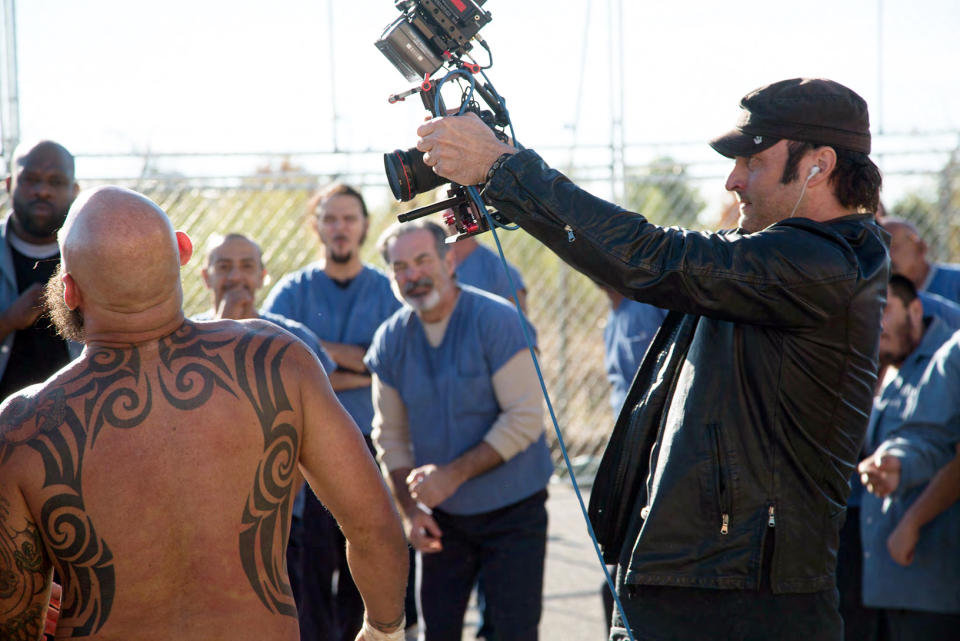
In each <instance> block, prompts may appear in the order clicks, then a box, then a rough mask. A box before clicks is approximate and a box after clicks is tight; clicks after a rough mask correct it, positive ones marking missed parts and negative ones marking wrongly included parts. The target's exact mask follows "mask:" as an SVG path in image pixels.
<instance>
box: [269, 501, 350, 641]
mask: <svg viewBox="0 0 960 641" xmlns="http://www.w3.org/2000/svg"><path fill="white" fill-rule="evenodd" d="M296 521H297V520H296V519H295V523H294V526H293V527H292V528H291V531H290V543H289V545H288V546H287V568H288V571H289V574H290V586H291V588H292V589H293V597H294V600H295V601H296V603H297V614H298V617H299V622H300V639H301V641H353V640H354V639H355V638H356V636H357V633H358V632H359V631H360V627H361V625H362V624H363V600H362V599H361V597H360V592H359V591H357V587H356V585H355V584H354V583H353V577H352V576H351V575H350V569H349V567H348V566H347V556H346V542H345V540H344V538H343V534H342V533H341V532H340V528H339V527H337V522H336V521H335V520H334V518H333V517H332V516H331V515H330V513H329V512H328V511H327V509H326V508H325V507H323V504H322V503H320V501H318V500H317V498H316V497H315V496H314V495H313V492H307V501H306V505H305V506H304V510H303V519H302V520H300V522H299V523H297V522H296Z"/></svg>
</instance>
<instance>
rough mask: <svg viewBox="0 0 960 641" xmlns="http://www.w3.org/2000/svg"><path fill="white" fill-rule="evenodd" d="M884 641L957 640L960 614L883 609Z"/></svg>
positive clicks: (959, 629)
mask: <svg viewBox="0 0 960 641" xmlns="http://www.w3.org/2000/svg"><path fill="white" fill-rule="evenodd" d="M881 612H882V613H883V631H882V633H881V639H882V641H956V640H957V639H960V614H940V613H938V612H920V611H917V610H881Z"/></svg>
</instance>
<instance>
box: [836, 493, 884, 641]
mask: <svg viewBox="0 0 960 641" xmlns="http://www.w3.org/2000/svg"><path fill="white" fill-rule="evenodd" d="M837 590H839V591H840V616H841V617H843V638H844V640H845V641H879V638H880V637H879V634H880V623H881V613H880V610H877V609H876V608H868V607H866V606H865V605H863V547H862V546H861V544H860V508H858V507H849V508H847V520H846V521H844V523H843V527H842V528H840V548H839V550H837Z"/></svg>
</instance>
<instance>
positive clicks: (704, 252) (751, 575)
mask: <svg viewBox="0 0 960 641" xmlns="http://www.w3.org/2000/svg"><path fill="white" fill-rule="evenodd" d="M484 195H485V197H486V198H487V200H488V201H489V202H490V203H491V204H493V205H494V206H496V207H497V208H499V210H500V211H501V212H502V213H503V214H505V215H506V217H507V218H510V219H511V220H513V221H515V222H517V223H518V224H519V225H520V226H521V227H523V228H524V229H525V230H526V231H528V232H530V233H531V234H532V235H534V236H535V237H537V238H538V239H540V240H541V241H542V242H544V243H545V244H546V245H547V246H549V247H550V248H551V249H552V250H553V251H555V252H556V253H557V254H558V255H559V256H560V257H561V258H563V260H565V261H566V262H568V263H570V264H571V265H572V266H574V267H575V268H577V269H579V270H580V271H582V272H584V273H586V274H588V275H589V276H591V277H593V278H595V279H598V280H601V281H604V282H606V283H608V284H610V285H611V286H613V287H614V288H616V289H617V290H618V291H620V292H622V293H623V294H624V295H626V296H628V297H630V298H635V299H636V300H640V301H643V302H645V303H650V304H653V305H657V306H659V307H663V308H667V309H670V310H672V311H671V313H670V314H669V315H668V316H667V318H666V320H665V321H664V324H663V326H662V328H661V329H660V331H659V333H658V334H657V335H656V337H655V338H654V340H653V342H652V344H651V346H650V347H649V348H648V351H647V354H646V357H645V358H644V360H643V363H642V365H641V367H640V369H639V371H638V372H637V375H636V378H635V379H634V381H633V385H632V387H631V389H630V392H629V394H628V396H627V400H626V403H625V405H624V408H623V410H622V411H621V413H620V416H619V418H618V420H617V423H616V427H615V428H614V432H613V435H612V437H611V439H610V443H609V444H608V446H607V450H606V453H605V454H604V457H603V461H602V464H601V467H600V471H599V472H598V475H597V478H596V480H595V483H594V486H593V492H592V496H591V499H590V517H591V520H592V522H593V525H594V528H595V530H596V532H597V535H598V538H599V540H600V543H601V545H602V546H603V550H604V554H605V556H606V559H607V561H608V562H619V563H620V564H621V566H622V568H623V569H624V570H625V582H626V583H634V584H648V585H673V586H691V587H710V588H727V589H756V588H757V587H758V586H759V584H760V577H761V575H762V573H765V572H768V571H769V573H770V580H771V587H772V589H773V591H774V592H812V591H818V590H823V589H827V588H832V587H833V586H834V584H835V583H834V571H835V566H836V555H837V544H838V536H839V529H840V526H841V524H842V522H843V519H844V514H845V509H846V498H847V495H848V493H849V485H848V480H849V478H850V475H851V473H852V472H853V469H854V466H855V464H856V461H857V456H858V454H859V452H860V446H861V442H862V441H863V437H864V431H865V428H866V424H867V417H868V415H869V411H870V406H871V399H872V394H873V388H874V383H875V381H876V371H877V341H878V337H879V334H880V318H881V315H882V309H883V305H884V302H885V296H886V284H887V279H888V272H889V259H888V257H887V250H886V235H885V232H883V231H882V230H881V229H880V228H879V227H878V226H877V225H876V224H875V223H874V222H873V217H872V216H871V215H851V216H846V217H843V218H839V219H835V220H832V221H830V222H826V223H821V222H815V221H812V220H809V219H806V218H790V219H786V220H783V221H781V222H779V223H777V224H775V225H773V226H771V227H769V228H768V229H765V230H763V231H761V232H758V233H754V234H745V233H739V232H736V231H731V232H722V233H706V232H694V231H686V230H682V229H678V228H662V227H657V226H655V225H652V224H650V223H648V222H647V221H646V219H644V218H643V217H642V216H639V215H637V214H634V213H630V212H626V211H624V210H622V209H620V208H619V207H617V206H615V205H612V204H610V203H607V202H605V201H603V200H600V199H598V198H595V197H593V196H591V195H590V194H588V193H586V192H585V191H583V190H581V189H579V188H578V187H576V186H575V185H574V184H572V183H571V182H570V181H569V180H567V179H566V178H565V177H564V176H563V175H561V174H560V173H559V172H556V171H554V170H552V169H549V168H548V167H547V166H546V165H545V164H543V161H542V160H541V159H540V158H539V157H538V156H537V155H536V154H535V153H533V152H532V151H529V150H527V151H523V152H521V153H520V154H517V155H516V156H514V157H512V158H510V159H509V160H508V161H506V162H505V163H504V164H503V165H502V166H501V167H500V169H498V170H497V171H496V172H495V174H494V176H493V178H492V179H491V181H490V182H489V183H488V184H487V186H486V189H485V192H484ZM770 537H774V539H771V538H770ZM774 540H775V542H776V545H775V546H774V548H773V555H772V563H771V566H770V567H769V568H766V567H763V563H762V559H763V558H764V554H763V549H764V546H765V545H770V544H771V543H772V542H773V541H774Z"/></svg>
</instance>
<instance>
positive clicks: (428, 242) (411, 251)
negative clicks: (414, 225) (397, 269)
mask: <svg viewBox="0 0 960 641" xmlns="http://www.w3.org/2000/svg"><path fill="white" fill-rule="evenodd" d="M424 254H425V255H428V256H432V257H434V258H439V256H438V255H437V244H436V241H435V239H434V236H433V234H431V233H430V232H429V231H427V230H426V229H413V230H410V231H402V232H401V233H400V234H398V235H397V236H394V237H393V238H392V239H391V240H390V243H389V244H388V245H387V256H388V257H389V258H390V262H392V263H394V262H409V261H411V260H414V259H416V258H417V257H418V256H422V255H424Z"/></svg>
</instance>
